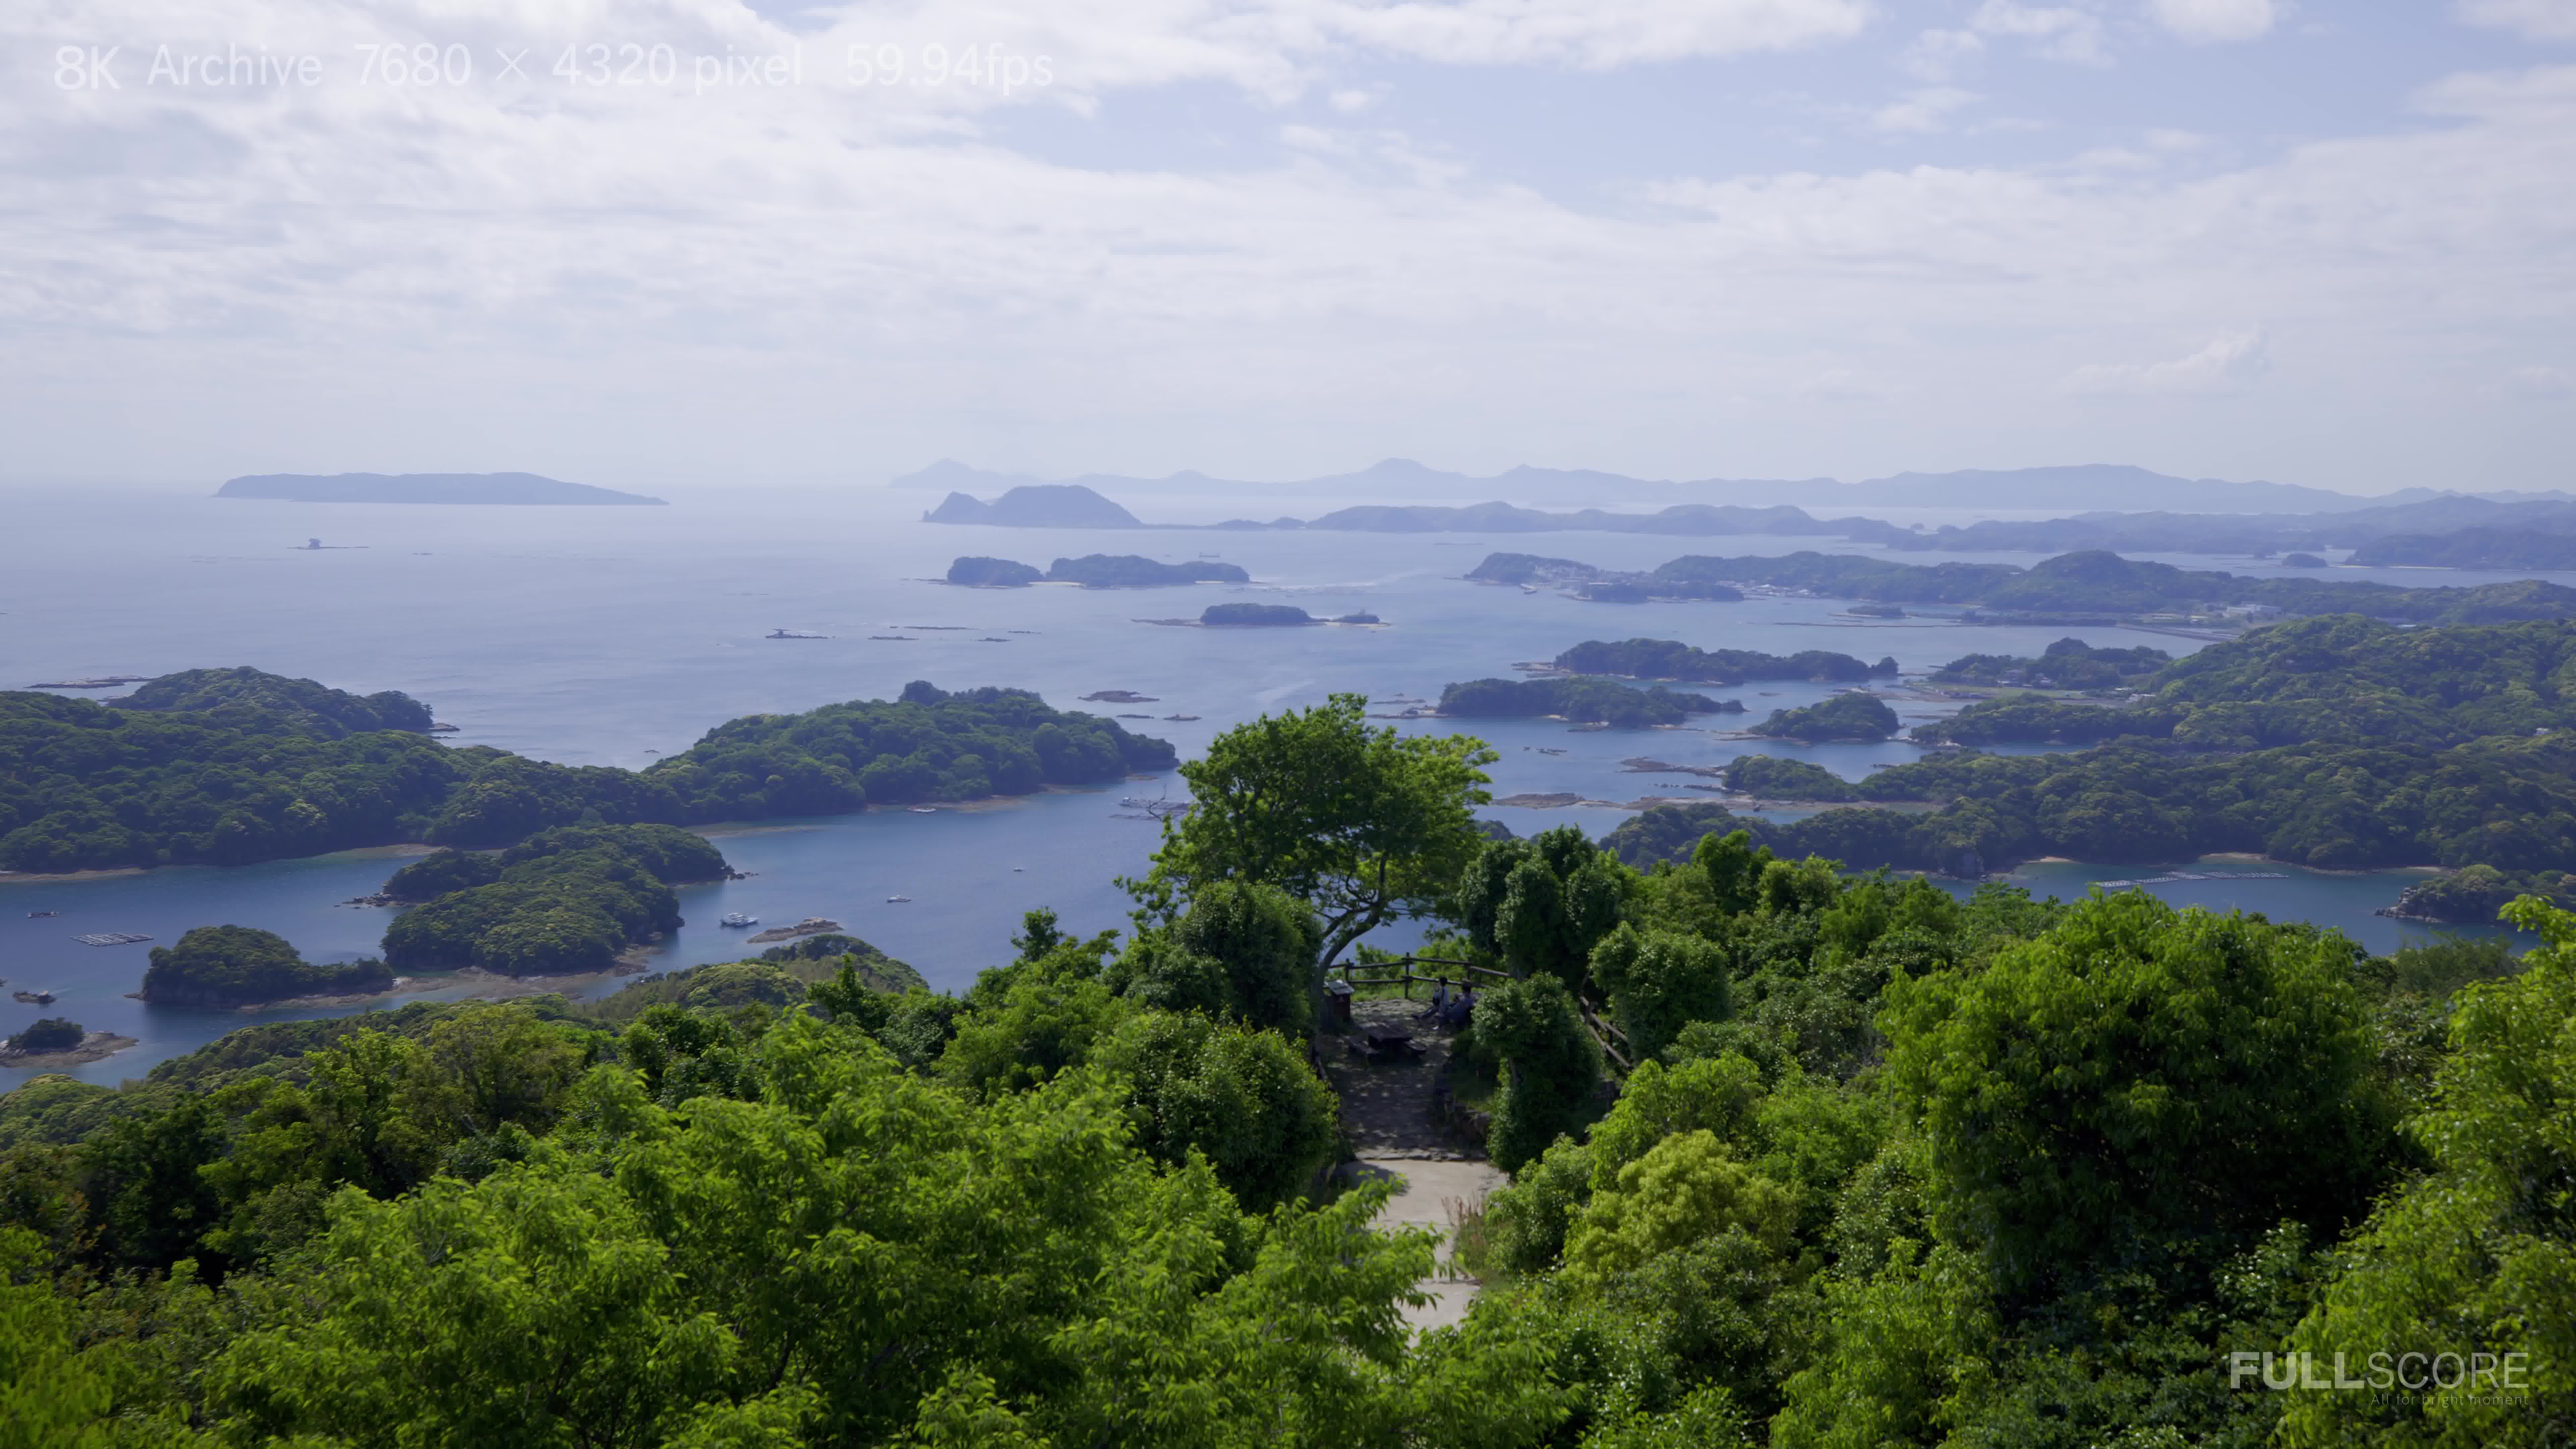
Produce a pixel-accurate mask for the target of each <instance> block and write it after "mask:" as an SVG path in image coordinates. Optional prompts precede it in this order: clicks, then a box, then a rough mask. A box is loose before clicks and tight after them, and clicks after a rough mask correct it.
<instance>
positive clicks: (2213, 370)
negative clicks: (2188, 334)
mask: <svg viewBox="0 0 2576 1449" xmlns="http://www.w3.org/2000/svg"><path fill="white" fill-rule="evenodd" d="M2271 366H2272V361H2271V358H2270V356H2269V355H2268V354H2267V350H2266V346H2265V342H2264V338H2263V334H2262V333H2260V332H2230V333H2227V334H2226V335H2224V336H2221V337H2217V338H2214V339H2212V340H2211V341H2210V343H2209V345H2208V346H2206V347H2203V348H2202V349H2200V350H2199V351H2198V352H2195V353H2192V354H2191V355H2190V356H2188V357H2177V358H2175V359H2173V360H2172V361H2170V362H2143V363H2140V362H2111V363H2094V364H2092V365H2089V366H2085V367H2079V368H2077V369H2075V370H2074V371H2073V372H2071V373H2068V374H2067V375H2066V378H2065V380H2064V381H2063V382H2061V383H2059V384H2058V387H2059V390H2060V391H2062V392H2067V393H2072V394H2075V395H2078V396H2083V397H2104V396H2123V397H2159V396H2174V395H2196V394H2208V393H2225V392H2239V391H2242V390H2243V389H2245V388H2246V387H2249V386H2251V385H2252V384H2253V383H2254V382H2255V381H2256V380H2257V379H2259V378H2261V377H2262V376H2263V374H2264V373H2265V372H2268V371H2270V370H2271Z"/></svg>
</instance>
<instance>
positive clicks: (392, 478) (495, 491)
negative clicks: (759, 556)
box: [215, 473, 667, 506]
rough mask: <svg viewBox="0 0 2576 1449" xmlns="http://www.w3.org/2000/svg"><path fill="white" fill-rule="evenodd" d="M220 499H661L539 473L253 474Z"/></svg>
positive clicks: (230, 484) (232, 483)
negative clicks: (549, 476)
mask: <svg viewBox="0 0 2576 1449" xmlns="http://www.w3.org/2000/svg"><path fill="white" fill-rule="evenodd" d="M215 496H216V497H217V498H274V499H280V500H283V501H285V502H289V503H507V504H533V503H547V504H563V503H577V504H592V505H603V504H617V505H635V504H653V505H656V506H667V505H665V504H663V500H661V499H659V498H648V497H646V496H644V495H643V494H641V493H620V492H618V491H617V490H616V489H614V488H594V487H592V486H591V485H589V484H587V483H566V482H564V481H563V480H562V479H560V478H546V477H541V476H539V475H538V474H535V473H333V474H328V475H325V474H320V473H252V474H246V475H244V476H242V477H239V478H234V479H231V480H229V481H227V482H226V483H225V484H224V486H222V487H221V488H218V489H216V490H215Z"/></svg>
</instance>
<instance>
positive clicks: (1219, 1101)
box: [1092, 1011, 1341, 1212]
mask: <svg viewBox="0 0 2576 1449" xmlns="http://www.w3.org/2000/svg"><path fill="white" fill-rule="evenodd" d="M1092 1060H1093V1061H1094V1062H1096V1063H1098V1064H1099V1065H1101V1066H1103V1067H1106V1068H1107V1069H1109V1070H1110V1071H1112V1072H1115V1073H1118V1074H1120V1075H1122V1076H1124V1077H1125V1078H1126V1079H1127V1081H1128V1083H1129V1095H1128V1099H1127V1100H1128V1112H1129V1115H1130V1116H1131V1117H1133V1118H1134V1120H1135V1122H1136V1144H1137V1145H1138V1146H1139V1147H1142V1148H1144V1149H1145V1150H1146V1151H1147V1152H1149V1153H1152V1154H1153V1155H1154V1157H1155V1158H1156V1160H1158V1161H1161V1162H1166V1163H1170V1164H1172V1165H1174V1166H1180V1165H1183V1164H1185V1163H1187V1162H1188V1161H1189V1158H1190V1155H1191V1154H1192V1153H1197V1154H1199V1155H1200V1156H1203V1157H1204V1158H1206V1159H1207V1163H1208V1166H1209V1167H1210V1168H1212V1169H1214V1170H1215V1172H1216V1176H1217V1180H1218V1181H1219V1182H1222V1183H1224V1184H1225V1185H1226V1187H1227V1188H1228V1189H1229V1190H1231V1191H1232V1192H1233V1193H1234V1197H1235V1201H1237V1202H1239V1203H1241V1204H1242V1205H1243V1207H1244V1208H1245V1210H1246V1211H1249V1212H1268V1211H1269V1210H1270V1209H1272V1208H1274V1207H1277V1206H1279V1205H1280V1204H1282V1203H1285V1202H1289V1201H1292V1200H1294V1199H1295V1198H1296V1197H1297V1196H1298V1194H1299V1193H1300V1192H1302V1191H1303V1190H1304V1188H1305V1185H1306V1183H1307V1181H1308V1180H1309V1179H1310V1178H1312V1177H1313V1176H1314V1175H1315V1173H1316V1172H1317V1171H1318V1170H1320V1169H1321V1168H1322V1167H1324V1165H1325V1164H1326V1163H1327V1162H1329V1161H1330V1160H1331V1158H1332V1154H1333V1152H1334V1150H1335V1149H1336V1148H1337V1147H1338V1146H1339V1145H1340V1141H1341V1128H1340V1123H1339V1120H1338V1110H1337V1107H1336V1104H1335V1101H1334V1097H1333V1092H1332V1089H1331V1088H1329V1087H1327V1086H1325V1085H1324V1083H1323V1082H1322V1080H1320V1079H1319V1078H1317V1077H1316V1075H1315V1073H1314V1071H1313V1069H1311V1068H1309V1067H1308V1066H1307V1065H1306V1059H1305V1054H1304V1053H1303V1052H1301V1051H1300V1050H1298V1049H1297V1048H1296V1047H1293V1046H1291V1045H1289V1044H1288V1041H1287V1039H1286V1038H1284V1037H1282V1036H1280V1035H1279V1034H1278V1033H1276V1032H1269V1031H1259V1030H1254V1029H1250V1028H1247V1027H1243V1026H1237V1025H1233V1024H1230V1023H1219V1022H1214V1021H1210V1020H1209V1019H1207V1018H1206V1017H1203V1016H1176V1015H1174V1014H1172V1013H1170V1012H1165V1011H1149V1012H1145V1013H1143V1014H1141V1015H1138V1016H1135V1017H1132V1018H1130V1019H1129V1020H1127V1021H1126V1022H1124V1023H1123V1024H1121V1025H1120V1026H1119V1027H1118V1028H1117V1029H1116V1030H1115V1031H1113V1032H1111V1033H1110V1035H1109V1036H1108V1038H1107V1039H1106V1040H1104V1041H1102V1042H1101V1043H1100V1044H1099V1045H1098V1047H1097V1048H1096V1049H1095V1050H1094V1051H1093V1053H1092Z"/></svg>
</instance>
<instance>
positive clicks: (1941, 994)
mask: <svg viewBox="0 0 2576 1449" xmlns="http://www.w3.org/2000/svg"><path fill="white" fill-rule="evenodd" d="M2358 955H2359V952H2358V950H2357V949H2356V948H2355V947H2354V946H2353V945H2352V944H2351V943H2350V942H2348V941H2346V940H2345V939H2344V938H2343V937H2341V936H2339V935H2336V934H2334V933H2331V932H2324V931H2318V930H2316V929H2314V928H2311V927H2305V926H2275V925H2270V924H2267V923H2265V922H2264V921H2262V920H2261V919H2259V918H2251V919H2249V918H2247V917H2244V916H2241V915H2235V914H2230V915H2226V916H2217V915H2212V914H2210V913H2209V912H2207V911H2202V910H2197V909H2193V910H2184V911H2177V910H2175V909H2173V908H2172V907H2170V906H2167V905H2165V904H2163V903H2162V902H2160V901H2158V900H2156V899H2155V898H2153V897H2151V896H2148V895H2146V894H2145V893H2143V892H2125V893H2122V894H2119V895H2113V896H2104V895H2101V894H2100V893H2098V892H2097V893H2095V894H2094V895H2093V896H2092V897H2090V898H2088V899H2087V900H2085V901H2083V902H2080V903H2078V904H2077V905H2076V906H2075V908H2074V909H2073V910H2071V911H2069V912H2068V913H2067V915H2066V918H2065V919H2064V920H2063V921H2061V922H2060V923H2059V924H2058V926H2057V927H2056V929H2054V930H2052V931H2050V932H2049V933H2048V934H2047V935H2046V936H2043V937H2041V938H2040V939H2038V940H2035V941H2029V942H2025V943H2022V944H2020V945H2016V946H2011V947H2008V948H2006V949H2005V950H2004V951H2002V952H2001V953H1999V954H1998V955H1997V956H1996V957H1995V960H1994V962H1993V964H1992V965H1991V966H1990V967H1989V968H1988V969H1987V970H1985V971H1984V972H1981V973H1978V974H1975V975H1972V976H1967V977H1965V978H1964V979H1961V978H1960V977H1959V976H1957V975H1955V974H1941V975H1934V976H1931V977H1927V978H1924V979H1922V980H1919V981H1899V982H1896V983H1894V984H1893V985H1891V987H1890V988H1889V991H1888V1001H1889V1005H1888V1008H1887V1012H1886V1014H1885V1016H1884V1017H1883V1018H1882V1025H1883V1029H1885V1030H1886V1031H1887V1033H1888V1035H1889V1037H1890V1039H1891V1042H1892V1045H1891V1047H1890V1050H1889V1053H1888V1068H1889V1072H1890V1075H1891V1077H1892V1079H1893V1081H1894V1082H1895V1084H1896V1085H1897V1087H1898V1089H1899V1091H1900V1092H1901V1093H1902V1094H1904V1095H1905V1097H1906V1098H1907V1099H1908V1100H1910V1101H1912V1102H1914V1103H1916V1104H1917V1105H1918V1106H1919V1109H1920V1112H1921V1117H1922V1122H1923V1128H1924V1131H1925V1134H1926V1135H1927V1137H1928V1138H1929V1141H1930V1144H1931V1152H1932V1161H1933V1165H1934V1168H1935V1171H1936V1174H1937V1176H1938V1177H1939V1179H1940V1180H1941V1182H1942V1184H1943V1200H1944V1206H1945V1210H1946V1213H1947V1221H1948V1229H1947V1231H1948V1232H1949V1233H1950V1235H1951V1236H1952V1240H1953V1241H1956V1242H1962V1243H1978V1244H1982V1245H1983V1246H1984V1248H1985V1250H1986V1252H1987V1254H1988V1257H1989V1261H1990V1263H1991V1265H1992V1268H1993V1270H1994V1274H1995V1277H1996V1279H1997V1281H1998V1282H1999V1283H2001V1284H2002V1285H2003V1286H2004V1287H2005V1288H2006V1289H2007V1290H2008V1291H2029V1290H2032V1289H2034V1288H2036V1287H2038V1286H2040V1285H2043V1284H2046V1283H2049V1282H2051V1281H2053V1280H2063V1279H2065V1278H2068V1277H2074V1276H2080V1275H2081V1274H2083V1273H2085V1272H2088V1271H2091V1270H2092V1269H2094V1268H2096V1267H2098V1266H2099V1265H2101V1264H2102V1263H2104V1262H2105V1261H2106V1260H2108V1259H2109V1258H2111V1257H2112V1256H2114V1255H2115V1254H2117V1253H2119V1252H2121V1251H2123V1250H2125V1249H2127V1248H2129V1247H2130V1246H2132V1245H2133V1244H2135V1243H2137V1242H2139V1241H2141V1240H2145V1239H2151V1238H2155V1237H2157V1236H2159V1235H2164V1236H2191V1235H2203V1234H2218V1235H2221V1236H2222V1237H2224V1236H2228V1235H2235V1236H2238V1237H2248V1238H2250V1236H2251V1235H2254V1234H2259V1233H2260V1232H2261V1231H2262V1230H2263V1229H2265V1228H2267V1227H2269V1226H2271V1225H2272V1224H2274V1223H2277V1222H2279V1221H2281V1220H2282V1219H2283V1218H2285V1217H2287V1218H2297V1219H2299V1220H2302V1221H2305V1222H2309V1223H2312V1224H2315V1225H2317V1226H2319V1227H2323V1228H2327V1229H2331V1228H2333V1227H2334V1226H2335V1225H2337V1224H2338V1223H2339V1222H2340V1221H2341V1220H2342V1219H2343V1218H2344V1217H2345V1215H2347V1214H2350V1213H2352V1212H2354V1211H2355V1210H2356V1209H2357V1208H2359V1207H2360V1205H2361V1204H2363V1203H2364V1202H2366V1201H2367V1199H2368V1196H2369V1193H2370V1192H2371V1191H2372V1190H2373V1189H2374V1188H2375V1187H2376V1186H2377V1185H2378V1183H2379V1182H2380V1180H2381V1178H2382V1174H2383V1173H2384V1172H2385V1171H2386V1169H2387V1167H2388V1165H2389V1152H2390V1149H2391V1147H2392V1145H2393V1138H2392V1135H2391V1125H2392V1124H2391V1122H2390V1120H2389V1113H2388V1110H2387V1103H2386V1101H2385V1100H2384V1098H2383V1097H2382V1096H2381V1095H2380V1094H2379V1093H2378V1092H2377V1091H2376V1089H2375V1087H2374V1085H2373V1083H2372V1081H2371V1058H2372V1046H2373V1044H2372V1041H2371V1033H2370V1026H2369V1020H2368V1017H2367V1015H2366V1014H2365V1012H2364V1011H2363V1009H2362V1006H2361V1003H2360V1000H2359V998H2358V995H2357V994H2356V992H2355V991H2354V989H2353V986H2352V983H2351V979H2350V971H2351V968H2352V964H2353V961H2354V959H2355V958H2356V957H2357V956H2358Z"/></svg>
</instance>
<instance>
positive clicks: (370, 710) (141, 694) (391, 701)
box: [108, 666, 431, 739]
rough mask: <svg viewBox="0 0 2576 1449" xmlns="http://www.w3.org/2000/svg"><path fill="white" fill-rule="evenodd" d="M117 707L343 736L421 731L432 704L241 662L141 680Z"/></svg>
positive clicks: (426, 725) (115, 702) (112, 704)
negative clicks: (331, 684)
mask: <svg viewBox="0 0 2576 1449" xmlns="http://www.w3.org/2000/svg"><path fill="white" fill-rule="evenodd" d="M108 704H109V707H110V708H112V709H139V710H148V711H151V712H153V713H156V714H162V713H173V712H185V713H189V714H201V715H205V716H207V717H209V718H211V719H213V720H215V721H218V722H222V723H228V724H236V725H239V726H242V727H245V728H253V729H258V728H266V729H277V728H281V727H283V728H287V729H292V730H294V731H295V732H297V733H299V734H309V735H318V736H320V737H321V738H324V739H341V738H345V737H346V736H349V735H355V734H366V733H368V732H370V731H373V730H411V731H415V732H416V731H420V730H425V729H428V728H429V727H430V723H431V721H430V717H429V707H428V706H427V705H424V704H422V703H421V702H420V701H419V700H416V699H414V698H412V697H411V696H410V695H408V694H405V693H403V692H402V691H401V690H398V689H388V690H384V691H381V692H379V693H376V694H369V695H355V694H350V693H348V692H347V691H345V690H338V689H332V688H329V687H327V686H325V685H321V684H317V683H315V682H314V681H312V680H310V679H288V678H286V677H285V676H283V675H278V674H269V673H265V672H263V671H261V670H257V669H252V668H248V667H246V666H236V667H234V668H231V669H183V670H180V671H179V672H178V673H176V674H164V675H162V676H161V677H160V678H158V679H151V680H146V681H144V682H143V683H142V684H140V685H137V686H136V687H135V690H134V692H133V693H132V694H129V695H127V696H125V697H124V698H123V699H117V700H110V701H109V702H108Z"/></svg>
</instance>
